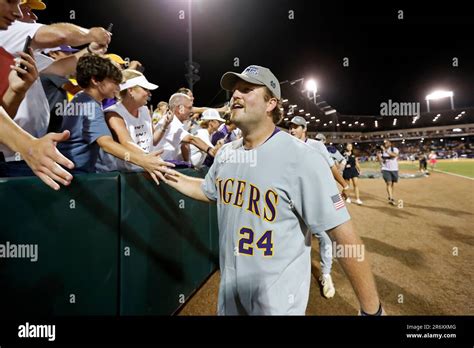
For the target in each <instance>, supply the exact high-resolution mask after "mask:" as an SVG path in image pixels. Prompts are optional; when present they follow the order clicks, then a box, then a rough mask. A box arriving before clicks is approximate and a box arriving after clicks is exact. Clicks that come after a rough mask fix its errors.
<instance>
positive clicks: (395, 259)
mask: <svg viewBox="0 0 474 348" xmlns="http://www.w3.org/2000/svg"><path fill="white" fill-rule="evenodd" d="M417 169H418V162H417V161H416V162H413V163H411V162H402V163H400V172H401V173H402V174H403V173H415V172H416V171H417ZM435 169H436V170H441V171H443V172H438V171H435V172H431V173H430V175H429V176H426V177H419V178H415V179H401V180H400V181H399V183H398V184H397V185H396V187H395V198H396V200H397V201H398V203H399V204H398V206H391V205H389V204H388V203H387V194H386V191H385V183H384V182H383V180H382V179H381V178H379V179H360V180H359V182H360V191H361V200H362V201H363V202H364V204H363V205H362V206H358V205H355V204H348V209H349V212H350V214H351V216H352V219H353V222H354V224H355V227H356V230H357V232H358V233H359V235H360V236H361V238H362V240H363V241H364V243H365V248H366V250H365V257H368V258H369V261H370V262H371V265H372V269H373V272H374V275H375V280H376V283H377V286H378V290H379V293H380V297H381V299H382V303H383V305H384V307H385V309H386V311H387V313H388V314H391V315H474V303H473V301H472V299H473V298H474V289H473V288H472V281H473V279H474V248H473V246H474V230H473V229H472V221H473V219H474V180H473V179H471V178H474V160H464V159H460V160H457V161H455V160H441V161H438V163H437V165H436V167H435ZM362 170H363V172H364V171H375V170H378V166H377V165H376V164H374V163H367V164H364V165H363V167H362ZM312 249H313V252H312V261H313V262H312V263H313V270H312V273H313V279H312V284H311V292H310V298H309V304H308V308H307V312H306V314H307V315H355V314H357V311H358V309H359V306H358V303H357V299H356V297H355V295H354V293H353V291H352V288H351V286H350V283H349V281H348V280H347V279H346V277H345V276H344V273H343V271H342V268H341V267H340V265H339V263H338V262H337V259H335V261H334V263H333V270H332V277H333V280H334V285H335V287H336V295H335V296H334V297H333V298H331V299H325V298H324V297H323V296H322V292H321V290H320V286H319V284H318V282H317V279H318V277H319V274H320V273H319V272H320V265H319V246H318V242H317V240H316V239H313V245H312ZM218 285H219V272H216V273H214V274H213V275H212V276H211V277H210V278H209V279H208V280H207V282H206V283H205V284H204V285H203V286H202V287H201V288H200V289H199V290H198V291H197V292H196V294H195V295H194V296H193V297H192V298H191V299H190V300H189V301H188V303H186V304H185V306H184V307H183V308H182V310H181V311H180V315H215V314H216V307H217V292H218Z"/></svg>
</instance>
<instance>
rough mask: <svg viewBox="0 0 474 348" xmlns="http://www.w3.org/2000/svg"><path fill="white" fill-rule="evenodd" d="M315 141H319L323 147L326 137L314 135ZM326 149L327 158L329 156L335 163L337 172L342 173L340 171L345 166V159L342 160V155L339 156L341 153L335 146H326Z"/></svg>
mask: <svg viewBox="0 0 474 348" xmlns="http://www.w3.org/2000/svg"><path fill="white" fill-rule="evenodd" d="M315 139H316V140H319V141H321V142H322V143H323V144H324V145H326V137H325V136H324V134H322V133H318V134H316V137H315ZM326 148H327V150H328V152H329V156H331V158H332V159H333V160H334V162H335V163H336V166H337V169H338V170H339V172H341V173H342V171H343V170H344V166H345V165H346V159H345V158H344V156H343V155H341V153H340V152H339V150H338V149H337V148H336V147H335V146H333V145H329V146H327V145H326Z"/></svg>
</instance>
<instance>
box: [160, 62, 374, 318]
mask: <svg viewBox="0 0 474 348" xmlns="http://www.w3.org/2000/svg"><path fill="white" fill-rule="evenodd" d="M221 86H222V87H223V88H224V89H226V90H229V91H232V94H233V95H232V103H231V108H232V112H231V120H232V121H233V122H235V124H236V125H237V126H238V127H239V128H240V129H241V130H242V136H243V137H242V138H241V139H238V140H236V141H233V142H231V143H229V144H226V145H224V146H223V147H222V148H221V150H220V151H219V152H218V153H217V156H216V160H215V161H214V164H213V165H212V167H211V168H210V169H209V172H208V173H207V175H206V177H205V179H200V178H194V177H189V176H186V175H183V174H182V173H179V172H176V171H171V172H172V174H170V173H168V174H167V175H166V179H167V180H166V182H167V183H168V184H169V185H171V186H172V187H174V188H175V189H176V190H178V191H180V192H181V193H183V194H185V195H187V196H189V197H192V198H194V199H197V200H200V201H203V202H208V203H210V202H216V203H217V212H218V225H219V244H220V248H219V253H220V255H219V256H220V269H221V282H220V289H219V300H218V314H219V315H272V314H273V315H285V314H286V315H289V314H294V315H304V314H305V311H306V306H307V303H308V297H309V289H310V283H311V231H316V232H322V231H327V233H328V234H329V235H330V237H331V238H332V239H333V240H334V241H336V242H337V243H338V244H339V245H341V246H342V247H344V248H345V247H351V248H352V247H357V248H358V247H362V241H361V240H360V239H359V237H358V236H357V235H356V233H355V232H354V228H353V225H352V223H351V222H350V221H349V220H350V216H349V213H348V212H347V209H346V207H345V206H344V200H343V199H342V197H341V195H340V194H339V190H338V188H337V185H336V183H335V182H334V178H333V176H332V174H331V170H330V168H329V166H328V165H327V162H326V161H325V159H324V157H323V156H322V155H321V154H320V153H319V152H318V151H314V149H313V148H311V147H310V146H308V145H307V144H305V143H303V142H302V141H300V140H297V139H295V138H294V137H292V136H290V135H289V134H287V133H285V132H281V131H279V129H278V128H277V127H276V126H275V125H276V124H277V123H279V122H280V121H281V118H282V111H281V110H280V107H281V92H280V83H279V82H278V80H277V78H276V77H275V75H273V73H272V72H271V71H270V70H269V69H267V68H264V67H261V66H257V65H252V66H249V67H247V68H246V69H245V70H244V71H243V73H242V74H237V73H233V72H228V73H226V74H224V75H223V77H222V79H221ZM250 156H251V157H252V158H256V159H257V164H256V165H255V161H248V162H245V163H242V161H239V160H237V159H241V158H249V157H250ZM339 262H340V264H341V266H342V267H343V269H344V271H345V273H346V275H347V276H348V278H349V280H350V282H351V284H352V286H353V288H354V291H355V294H356V296H357V298H358V299H359V302H360V306H361V314H362V315H367V313H370V314H371V315H381V314H382V313H383V310H382V305H381V304H380V300H379V296H378V294H377V289H376V286H375V281H374V277H373V275H372V272H371V270H370V266H369V263H368V261H367V257H365V258H363V260H362V261H360V260H358V259H357V258H351V257H348V258H340V259H339Z"/></svg>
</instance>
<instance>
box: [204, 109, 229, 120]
mask: <svg viewBox="0 0 474 348" xmlns="http://www.w3.org/2000/svg"><path fill="white" fill-rule="evenodd" d="M201 120H202V121H211V120H217V121H220V122H225V120H224V119H223V118H222V117H221V116H220V115H219V112H217V110H215V109H207V110H206V111H204V112H203V113H202V117H201Z"/></svg>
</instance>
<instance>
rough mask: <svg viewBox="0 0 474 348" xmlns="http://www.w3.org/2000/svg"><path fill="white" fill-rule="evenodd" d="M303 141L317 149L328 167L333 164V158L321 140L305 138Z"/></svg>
mask: <svg viewBox="0 0 474 348" xmlns="http://www.w3.org/2000/svg"><path fill="white" fill-rule="evenodd" d="M305 143H306V144H308V145H309V146H311V147H312V148H314V149H316V150H318V151H319V152H320V153H321V155H323V157H324V159H325V160H326V162H327V163H328V164H329V167H332V166H333V165H334V164H335V163H334V160H333V158H332V157H331V155H330V154H329V151H328V149H327V148H326V146H325V145H324V144H323V143H322V142H321V141H318V140H314V139H306V141H305Z"/></svg>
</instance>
